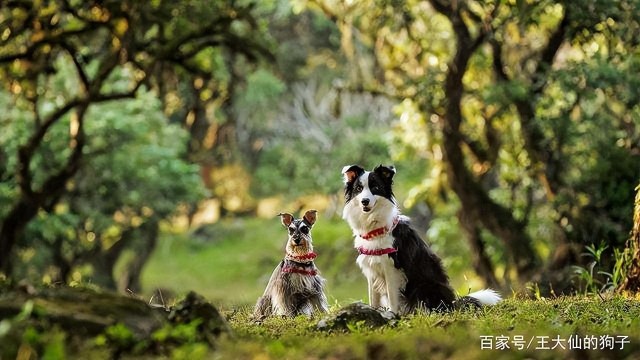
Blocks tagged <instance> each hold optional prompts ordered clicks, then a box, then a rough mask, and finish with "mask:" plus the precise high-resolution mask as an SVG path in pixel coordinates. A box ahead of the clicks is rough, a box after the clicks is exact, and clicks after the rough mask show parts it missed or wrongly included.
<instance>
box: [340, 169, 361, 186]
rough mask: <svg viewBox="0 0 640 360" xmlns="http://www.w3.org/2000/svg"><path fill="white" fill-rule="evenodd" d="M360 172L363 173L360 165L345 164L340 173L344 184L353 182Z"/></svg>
mask: <svg viewBox="0 0 640 360" xmlns="http://www.w3.org/2000/svg"><path fill="white" fill-rule="evenodd" d="M362 174H364V169H363V168H362V167H360V165H347V166H345V167H343V168H342V175H344V183H345V184H348V183H350V182H353V180H355V179H356V178H358V177H359V176H360V175H362Z"/></svg>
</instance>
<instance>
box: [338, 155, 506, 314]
mask: <svg viewBox="0 0 640 360" xmlns="http://www.w3.org/2000/svg"><path fill="white" fill-rule="evenodd" d="M342 173H343V175H344V182H345V188H344V193H345V206H344V211H343V214H342V216H343V218H344V219H345V220H346V221H347V222H348V223H349V225H350V226H351V229H352V230H353V233H354V236H355V248H356V249H357V250H358V252H359V256H358V259H357V263H358V265H359V266H360V269H361V270H362V272H363V273H364V275H365V277H366V278H367V283H368V288H369V302H370V305H371V306H372V307H375V308H380V307H384V308H387V309H389V310H391V311H392V312H394V313H397V314H405V313H409V312H413V311H415V310H417V309H424V310H451V309H455V308H459V307H461V306H462V305H464V304H472V305H477V306H480V305H493V304H496V303H497V302H498V301H500V300H501V298H500V295H498V294H497V293H496V292H495V291H493V290H490V289H485V290H481V291H478V292H474V293H471V294H469V295H467V296H463V297H460V298H458V297H456V295H455V293H454V291H453V289H452V288H451V285H450V284H449V278H448V276H447V274H446V272H445V270H444V268H443V266H442V262H441V260H440V258H439V257H438V256H437V255H436V254H435V253H434V252H433V251H432V250H431V249H430V248H429V246H428V245H427V244H426V243H425V242H424V241H423V240H422V238H421V237H420V235H418V233H417V232H416V231H415V230H414V229H413V228H412V227H411V225H410V222H409V218H408V217H406V216H403V215H401V214H400V210H399V209H398V206H397V204H396V200H395V198H394V195H393V189H392V184H393V176H394V175H395V173H396V170H395V168H394V167H393V166H382V165H380V166H378V167H376V168H375V169H374V170H373V171H365V170H364V169H363V168H362V167H360V166H358V165H348V166H345V167H344V168H343V169H342Z"/></svg>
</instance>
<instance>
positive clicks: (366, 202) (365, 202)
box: [360, 198, 371, 212]
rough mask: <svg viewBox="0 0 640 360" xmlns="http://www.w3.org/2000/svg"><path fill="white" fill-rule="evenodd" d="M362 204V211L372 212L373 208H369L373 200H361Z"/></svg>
mask: <svg viewBox="0 0 640 360" xmlns="http://www.w3.org/2000/svg"><path fill="white" fill-rule="evenodd" d="M360 203H361V204H362V211H364V212H369V211H371V207H369V204H370V203H371V200H369V198H364V199H362V200H360Z"/></svg>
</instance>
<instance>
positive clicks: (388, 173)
mask: <svg viewBox="0 0 640 360" xmlns="http://www.w3.org/2000/svg"><path fill="white" fill-rule="evenodd" d="M373 172H374V173H376V174H378V175H380V176H382V178H383V179H387V180H389V181H391V180H392V179H393V175H395V174H396V168H395V167H394V166H393V165H389V166H385V165H378V166H377V167H376V168H375V169H373Z"/></svg>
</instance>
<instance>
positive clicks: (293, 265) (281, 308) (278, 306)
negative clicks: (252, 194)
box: [253, 210, 328, 320]
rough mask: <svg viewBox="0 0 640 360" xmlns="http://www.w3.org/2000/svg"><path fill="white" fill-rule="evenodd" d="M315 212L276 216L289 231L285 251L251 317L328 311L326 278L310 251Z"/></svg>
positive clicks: (258, 317)
mask: <svg viewBox="0 0 640 360" xmlns="http://www.w3.org/2000/svg"><path fill="white" fill-rule="evenodd" d="M316 213H317V211H316V210H309V211H307V212H306V213H305V214H304V216H303V217H302V219H295V218H294V217H293V215H291V214H286V213H284V214H280V215H279V216H280V219H281V222H282V225H284V227H285V228H287V231H288V233H289V238H288V240H287V245H286V249H285V250H286V254H285V257H284V260H282V261H281V262H280V264H278V266H276V268H275V270H273V274H271V278H270V279H269V283H268V284H267V288H266V289H265V290H264V294H263V295H262V296H261V297H260V298H259V299H258V301H257V303H256V306H255V308H254V311H253V317H254V319H256V320H263V319H264V318H266V317H268V316H270V315H281V316H289V317H293V316H296V315H301V314H304V315H311V314H312V313H313V312H314V311H320V312H327V309H328V304H327V297H326V295H325V293H324V282H325V280H324V279H323V278H322V277H321V276H320V273H319V271H318V268H316V266H315V264H314V262H313V260H314V259H315V258H316V253H314V252H313V241H312V238H311V228H312V227H313V224H314V223H315V222H316Z"/></svg>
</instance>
